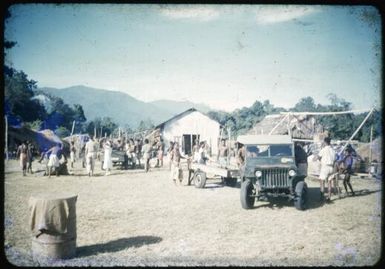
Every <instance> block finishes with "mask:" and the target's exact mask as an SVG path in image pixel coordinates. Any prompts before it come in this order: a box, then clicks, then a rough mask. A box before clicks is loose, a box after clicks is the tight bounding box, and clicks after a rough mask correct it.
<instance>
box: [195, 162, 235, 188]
mask: <svg viewBox="0 0 385 269" xmlns="http://www.w3.org/2000/svg"><path fill="white" fill-rule="evenodd" d="M190 172H192V174H193V177H192V180H193V182H194V185H195V187H196V188H204V187H205V185H206V180H207V179H213V178H218V177H220V178H221V179H222V183H223V184H224V185H226V186H230V187H235V186H236V185H237V181H238V177H239V175H240V173H239V169H238V168H237V167H236V166H232V165H229V166H225V167H224V166H220V165H219V164H217V163H214V162H210V163H207V164H199V163H192V164H191V166H190ZM190 183H191V181H190V180H189V185H190Z"/></svg>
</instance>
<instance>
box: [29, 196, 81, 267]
mask: <svg viewBox="0 0 385 269" xmlns="http://www.w3.org/2000/svg"><path fill="white" fill-rule="evenodd" d="M76 200H77V195H74V194H63V193H60V194H57V193H49V194H38V195H34V196H32V197H31V198H30V200H29V207H30V213H31V215H30V228H31V232H32V256H33V259H34V260H36V261H39V262H43V261H46V260H47V259H48V260H50V259H69V258H73V257H74V256H75V255H76Z"/></svg>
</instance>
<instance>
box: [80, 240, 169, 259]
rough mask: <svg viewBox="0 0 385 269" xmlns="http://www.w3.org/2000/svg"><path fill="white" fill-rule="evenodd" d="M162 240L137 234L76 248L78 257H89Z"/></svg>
mask: <svg viewBox="0 0 385 269" xmlns="http://www.w3.org/2000/svg"><path fill="white" fill-rule="evenodd" d="M160 241H162V238H161V237H158V236H135V237H129V238H121V239H117V240H113V241H110V242H108V243H104V244H94V245H89V246H82V247H78V248H77V249H76V253H77V255H76V256H77V257H78V258H80V257H87V256H92V255H96V254H101V253H111V252H117V251H121V250H124V249H127V248H139V247H141V246H144V245H151V244H156V243H159V242H160Z"/></svg>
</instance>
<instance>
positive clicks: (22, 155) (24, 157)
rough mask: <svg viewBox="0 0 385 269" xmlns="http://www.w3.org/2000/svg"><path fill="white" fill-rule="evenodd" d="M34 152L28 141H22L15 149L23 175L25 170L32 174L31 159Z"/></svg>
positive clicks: (25, 172) (25, 173)
mask: <svg viewBox="0 0 385 269" xmlns="http://www.w3.org/2000/svg"><path fill="white" fill-rule="evenodd" d="M34 152H35V147H34V146H33V144H32V143H31V142H29V141H24V142H23V143H21V145H19V147H18V148H17V151H16V156H19V159H20V166H21V169H22V171H23V176H26V175H27V172H29V173H31V174H33V171H32V161H33V155H34Z"/></svg>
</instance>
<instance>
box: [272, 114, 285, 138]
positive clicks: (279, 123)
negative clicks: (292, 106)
mask: <svg viewBox="0 0 385 269" xmlns="http://www.w3.org/2000/svg"><path fill="white" fill-rule="evenodd" d="M288 116H289V114H286V115H285V117H283V118H282V119H281V120H280V121H279V122H278V123H277V125H275V126H274V128H273V129H271V131H270V132H269V135H271V134H273V132H274V131H275V129H277V128H278V126H279V125H281V123H282V122H283V121H284V120H285V119H286V118H287V117H288Z"/></svg>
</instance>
